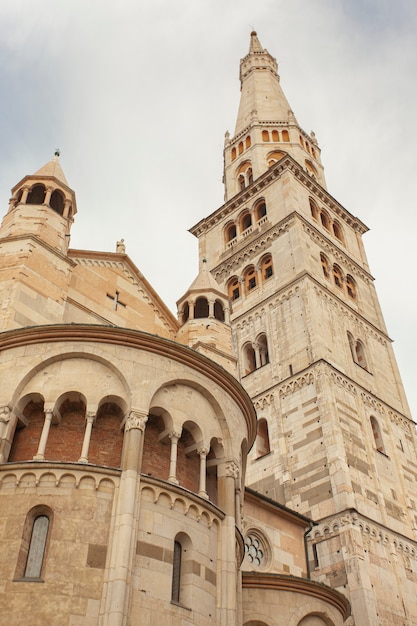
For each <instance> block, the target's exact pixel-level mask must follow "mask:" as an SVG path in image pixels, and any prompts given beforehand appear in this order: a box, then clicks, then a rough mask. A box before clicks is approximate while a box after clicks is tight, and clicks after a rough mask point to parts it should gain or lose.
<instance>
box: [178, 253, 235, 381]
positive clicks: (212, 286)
mask: <svg viewBox="0 0 417 626" xmlns="http://www.w3.org/2000/svg"><path fill="white" fill-rule="evenodd" d="M177 308H178V320H179V323H180V325H181V327H180V329H179V331H178V335H177V339H178V341H180V342H181V343H183V344H185V345H188V346H190V348H193V349H194V350H197V352H201V353H203V354H205V355H206V356H209V357H210V358H211V359H213V361H217V362H218V363H219V364H220V365H222V366H223V367H225V368H226V369H228V370H229V371H231V372H232V373H233V374H235V373H236V359H235V357H234V356H233V349H232V331H231V327H230V308H229V298H228V297H227V296H226V294H225V293H224V292H223V291H222V290H221V289H220V287H219V285H218V284H217V283H216V281H215V279H214V278H213V276H212V275H211V273H210V272H209V271H208V269H207V263H206V260H205V259H203V267H202V269H201V270H200V272H199V274H198V276H197V278H196V279H195V280H194V281H193V283H192V284H191V285H190V287H189V288H188V290H187V291H186V293H185V294H184V295H183V296H182V298H180V299H179V300H178V302H177Z"/></svg>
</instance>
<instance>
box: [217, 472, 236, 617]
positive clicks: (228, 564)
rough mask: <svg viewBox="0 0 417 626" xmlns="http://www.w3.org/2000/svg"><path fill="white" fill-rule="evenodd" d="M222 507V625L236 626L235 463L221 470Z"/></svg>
mask: <svg viewBox="0 0 417 626" xmlns="http://www.w3.org/2000/svg"><path fill="white" fill-rule="evenodd" d="M219 474H220V477H219V480H220V485H219V486H220V492H221V496H222V498H221V499H222V502H221V507H222V508H223V510H224V511H225V513H226V516H225V519H224V520H223V523H222V533H221V542H222V546H221V551H220V554H221V561H222V562H221V563H220V568H219V569H220V571H221V581H220V584H221V592H220V593H221V606H222V614H221V626H237V624H238V614H239V613H238V606H237V582H238V567H237V563H236V548H235V546H236V518H235V515H236V503H235V487H236V481H237V479H238V477H239V467H238V465H237V464H236V463H235V461H233V460H230V461H228V462H226V464H225V465H224V466H223V467H219Z"/></svg>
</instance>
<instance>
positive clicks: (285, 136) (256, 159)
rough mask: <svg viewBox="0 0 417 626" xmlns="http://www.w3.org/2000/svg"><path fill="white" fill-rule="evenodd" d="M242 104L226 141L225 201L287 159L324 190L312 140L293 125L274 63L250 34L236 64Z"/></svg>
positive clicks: (318, 150)
mask: <svg viewBox="0 0 417 626" xmlns="http://www.w3.org/2000/svg"><path fill="white" fill-rule="evenodd" d="M239 76H240V92H241V94H240V104H239V111H238V114H237V120H236V126H235V132H234V137H232V138H231V137H229V136H228V135H226V141H225V160H224V162H225V176H224V180H225V187H226V189H225V197H226V199H229V198H231V197H233V196H234V195H235V194H237V193H239V192H240V191H242V189H243V188H244V187H247V186H248V185H250V184H251V183H252V182H253V181H255V180H256V179H257V178H259V176H261V175H262V174H264V173H265V172H266V171H267V170H268V168H269V167H271V166H272V165H273V164H274V163H275V162H277V161H279V160H280V159H282V158H283V157H284V156H286V155H287V154H290V155H291V156H292V157H293V158H294V159H295V160H296V161H298V163H300V164H301V165H302V166H303V168H304V169H305V170H306V171H307V172H308V173H309V174H310V176H312V177H314V179H315V180H317V181H318V182H319V183H320V184H321V185H322V186H323V187H325V184H326V183H325V179H324V174H323V167H322V165H321V161H320V149H319V147H318V145H317V140H316V139H315V136H310V135H309V134H308V133H306V132H305V131H304V130H303V129H302V128H301V127H300V126H299V125H298V122H297V119H296V117H295V115H294V113H293V112H292V108H291V106H290V104H289V102H288V100H287V98H286V96H285V94H284V92H283V90H282V87H281V84H280V78H279V75H278V64H277V61H276V59H275V58H274V57H273V56H272V55H271V54H269V52H268V50H267V49H266V48H263V46H262V44H261V42H260V41H259V38H258V35H257V33H256V31H252V32H251V36H250V45H249V52H248V54H247V55H246V56H245V57H244V58H243V59H241V61H240V73H239Z"/></svg>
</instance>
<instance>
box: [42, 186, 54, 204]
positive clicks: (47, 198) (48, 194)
mask: <svg viewBox="0 0 417 626" xmlns="http://www.w3.org/2000/svg"><path fill="white" fill-rule="evenodd" d="M52 192H53V187H47V188H46V193H45V199H44V201H43V204H45V205H46V206H49V203H50V202H51V196H52Z"/></svg>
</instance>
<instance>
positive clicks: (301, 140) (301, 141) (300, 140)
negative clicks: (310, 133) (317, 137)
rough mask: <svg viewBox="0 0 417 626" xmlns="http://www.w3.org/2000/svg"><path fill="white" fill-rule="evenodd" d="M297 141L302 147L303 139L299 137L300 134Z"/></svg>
mask: <svg viewBox="0 0 417 626" xmlns="http://www.w3.org/2000/svg"><path fill="white" fill-rule="evenodd" d="M298 141H299V142H300V146H303V148H304V141H303V138H302V137H301V135H299V136H298Z"/></svg>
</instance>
